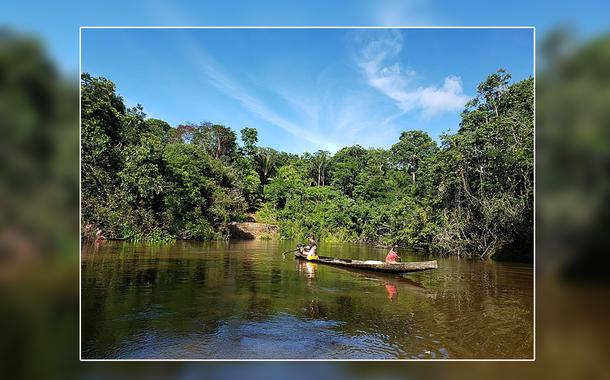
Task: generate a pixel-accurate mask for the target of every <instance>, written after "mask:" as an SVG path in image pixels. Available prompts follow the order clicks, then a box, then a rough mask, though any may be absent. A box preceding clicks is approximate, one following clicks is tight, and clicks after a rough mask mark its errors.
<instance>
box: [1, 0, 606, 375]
mask: <svg viewBox="0 0 610 380" xmlns="http://www.w3.org/2000/svg"><path fill="white" fill-rule="evenodd" d="M405 4H407V5H405ZM408 4H414V5H408ZM240 5H243V7H240ZM460 5H461V7H465V9H462V10H455V12H454V13H451V12H453V11H454V8H453V7H454V6H448V7H447V8H443V7H442V6H438V5H437V7H436V8H435V9H432V10H431V9H430V7H429V6H423V5H421V3H419V2H408V3H406V2H396V1H381V2H379V3H375V4H374V3H372V2H362V1H354V2H351V3H349V5H347V4H344V6H343V7H344V8H345V9H343V8H341V6H338V7H337V5H334V6H332V7H331V6H326V5H325V4H324V3H322V2H318V1H314V2H313V3H308V4H307V5H304V4H298V3H294V4H293V6H292V7H290V6H287V5H285V4H283V3H281V2H276V1H270V2H268V4H260V7H262V9H260V8H256V11H253V10H252V9H253V8H252V5H249V4H248V3H247V2H243V3H241V4H240V3H239V2H237V1H231V2H230V4H226V5H225V6H224V7H223V6H220V7H216V6H211V5H210V6H208V8H205V5H199V6H198V7H199V8H197V11H196V12H193V13H190V8H189V5H188V4H185V3H184V2H182V3H181V4H179V5H177V6H174V7H171V8H167V7H166V4H165V3H163V2H159V1H154V2H151V3H150V4H148V3H139V4H136V5H134V4H121V3H118V2H111V3H105V5H104V4H95V5H89V6H84V5H79V6H77V5H76V4H69V3H66V4H65V5H62V6H59V5H55V4H52V5H49V4H47V5H43V4H36V3H33V4H30V3H28V2H27V1H25V2H24V1H22V2H19V3H11V2H10V1H9V3H4V5H0V7H1V8H0V26H1V28H0V131H1V133H2V136H1V137H0V155H1V160H0V173H1V178H2V181H1V182H0V210H1V211H0V260H1V261H0V294H1V297H2V298H1V302H0V318H1V319H2V320H1V323H2V326H3V328H2V339H1V341H0V347H1V348H0V349H1V352H0V353H1V355H2V359H1V360H0V376H1V377H2V378H5V379H17V378H24V379H27V378H62V379H64V378H116V379H122V378H130V379H133V378H175V377H177V378H198V377H207V378H212V379H215V378H225V377H226V378H237V377H243V376H247V377H253V378H265V379H269V378H273V379H275V378H285V377H287V376H290V377H293V378H300V377H301V378H305V377H306V378H311V377H330V378H385V379H394V378H396V379H402V378H425V377H446V378H457V379H460V378H464V379H466V378H468V379H476V378H487V377H495V378H499V379H503V378H515V377H536V378H557V379H572V378H590V379H598V378H599V379H605V378H608V376H609V375H608V374H610V366H609V365H608V364H607V361H606V359H607V358H608V357H609V356H610V329H609V328H608V326H607V324H606V321H607V320H608V317H609V316H610V297H608V290H609V289H608V279H609V278H610V277H609V276H608V274H607V272H606V267H607V261H608V260H607V253H608V252H610V250H609V249H608V248H609V244H608V241H607V239H608V238H607V232H608V231H610V228H609V227H610V220H609V211H610V207H609V206H610V204H609V201H610V199H609V198H610V186H609V176H608V173H609V168H610V69H609V68H610V34H608V33H607V30H608V25H606V24H605V23H606V21H605V20H604V18H605V17H603V16H600V15H603V14H607V11H608V6H607V5H605V4H602V3H601V2H599V3H596V2H591V3H589V2H579V3H578V4H576V5H565V6H560V5H558V4H555V3H548V4H546V5H543V4H540V5H530V4H527V3H525V2H517V3H516V4H511V5H510V6H509V5H502V7H506V9H503V12H502V13H501V16H498V15H497V14H496V13H492V12H491V10H489V9H487V8H484V6H485V3H482V2H477V1H473V2H471V3H468V4H462V3H460ZM517 6H521V8H520V9H515V7H517ZM4 7H6V9H3V8H4ZM299 7H302V9H299ZM329 8H333V9H329ZM492 8H494V10H496V9H498V8H501V6H499V5H497V6H495V7H492ZM265 9H268V11H267V12H265ZM422 9H423V10H422ZM168 10H169V11H168ZM466 11H468V12H466ZM96 12H97V13H96ZM350 12H351V13H350ZM418 12H419V13H418ZM431 14H433V16H435V17H431ZM498 14H500V13H498ZM151 15H152V16H151ZM185 15H188V16H185ZM333 15H334V16H333ZM418 15H421V17H419V16H418ZM185 17H186V18H188V20H187V21H188V22H182V21H183V20H184V19H185ZM189 17H190V18H189ZM350 17H351V18H350ZM451 17H453V18H451ZM600 17H601V18H600ZM274 20H275V21H274ZM566 21H567V24H566V23H565V22H566ZM91 24H100V25H113V24H117V25H119V24H130V25H134V24H140V25H142V24H159V25H163V24H165V25H168V24H174V25H175V24H185V25H188V24H199V25H206V24H225V25H235V24H244V25H248V24H250V25H252V24H267V25H271V24H276V25H282V24H283V25H285V24H295V25H320V24H322V25H324V24H326V25H383V24H393V25H416V24H429V25H534V26H537V27H538V29H537V76H536V99H537V103H536V109H537V127H536V136H537V141H536V179H537V182H536V190H537V191H536V203H537V214H536V220H537V224H536V243H537V252H536V255H537V260H536V264H537V281H536V287H537V292H536V294H537V298H536V306H537V309H536V311H537V320H536V327H537V331H536V359H537V360H536V362H534V363H532V362H519V363H515V362H511V363H497V362H494V363H492V362H475V363H472V362H469V363H439V362H434V363H414V362H410V363H400V362H397V363H388V362H385V363H371V362H366V363H85V362H79V361H78V353H79V341H78V340H79V318H78V306H79V303H78V297H79V291H78V268H79V258H78V252H79V232H78V225H79V221H78V204H79V194H78V182H79V178H78V176H79V149H78V140H79V134H78V87H77V86H78V72H77V71H78V70H77V68H78V61H77V59H78V25H91Z"/></svg>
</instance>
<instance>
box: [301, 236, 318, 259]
mask: <svg viewBox="0 0 610 380" xmlns="http://www.w3.org/2000/svg"><path fill="white" fill-rule="evenodd" d="M304 251H305V254H306V255H307V260H313V259H317V258H318V255H317V251H318V245H317V244H316V241H315V239H314V238H313V236H310V237H309V244H308V245H307V246H306V247H305V249H304Z"/></svg>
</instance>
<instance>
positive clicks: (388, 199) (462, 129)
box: [81, 70, 534, 257]
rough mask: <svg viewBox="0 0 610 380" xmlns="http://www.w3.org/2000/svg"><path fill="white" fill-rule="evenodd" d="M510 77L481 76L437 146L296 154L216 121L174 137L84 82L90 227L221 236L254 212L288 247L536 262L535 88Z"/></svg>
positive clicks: (86, 219) (145, 235)
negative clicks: (343, 245)
mask: <svg viewBox="0 0 610 380" xmlns="http://www.w3.org/2000/svg"><path fill="white" fill-rule="evenodd" d="M510 79H511V76H510V74H509V73H508V72H506V71H505V70H498V72H496V73H493V74H491V75H490V76H489V77H487V78H486V79H485V80H484V81H483V82H482V83H481V84H480V85H479V86H478V88H477V95H476V97H474V98H473V99H472V100H471V101H470V102H468V104H467V105H466V107H465V109H464V111H463V113H462V120H461V123H460V125H459V129H458V130H457V132H456V133H453V134H444V135H442V136H441V138H440V141H438V142H437V141H435V140H433V139H432V138H431V137H430V136H429V135H428V134H427V133H426V132H424V131H420V130H406V131H403V132H402V133H401V134H400V137H399V139H398V141H397V142H396V143H395V144H394V145H392V146H391V147H390V148H389V149H379V148H364V147H362V146H359V145H356V146H348V147H345V148H343V149H340V150H339V151H337V152H336V153H335V154H331V153H330V152H328V151H322V150H320V151H317V152H315V153H313V154H311V153H303V154H301V155H295V154H290V153H285V152H279V151H277V150H275V149H273V148H270V147H264V146H258V145H257V144H258V132H257V130H256V129H255V128H248V127H246V128H243V129H242V130H241V131H240V138H241V146H239V145H238V142H237V135H236V133H235V132H234V131H233V130H232V129H231V128H230V127H227V126H223V125H219V124H214V123H212V122H207V121H205V122H200V123H185V124H182V125H179V126H177V127H176V128H172V127H171V126H170V125H169V124H167V123H166V122H164V121H162V120H158V119H149V118H146V114H145V113H144V110H143V108H142V107H141V106H137V107H134V108H127V107H126V106H125V105H124V102H123V99H122V98H121V97H120V95H118V94H117V93H116V91H115V86H114V84H113V83H112V82H111V81H109V80H107V79H105V78H93V77H91V76H90V75H88V74H83V76H82V78H81V88H82V146H81V149H82V218H83V223H91V224H93V225H95V226H96V227H98V228H102V229H103V230H104V231H105V232H106V233H107V235H109V236H110V237H117V238H127V239H143V240H171V239H203V240H205V239H222V238H227V237H228V224H229V223H230V222H233V221H240V220H244V219H245V217H246V211H249V212H254V213H256V214H257V218H258V219H259V220H262V221H268V222H273V223H277V224H278V226H279V231H280V235H281V237H282V238H303V237H305V236H306V235H308V234H312V233H313V234H315V235H316V236H317V237H318V239H321V240H334V241H353V242H368V243H384V244H390V243H398V244H403V245H406V246H411V247H418V248H422V249H425V250H428V251H431V252H436V253H440V254H456V255H468V256H481V257H485V256H492V255H494V254H498V255H506V252H509V253H510V252H518V254H519V255H521V256H526V257H531V255H532V242H533V142H534V140H533V80H532V79H531V78H529V79H526V80H523V81H520V82H517V83H511V82H510ZM509 256H510V254H509Z"/></svg>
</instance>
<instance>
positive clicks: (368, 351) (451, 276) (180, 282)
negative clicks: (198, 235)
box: [81, 240, 534, 359]
mask: <svg viewBox="0 0 610 380" xmlns="http://www.w3.org/2000/svg"><path fill="white" fill-rule="evenodd" d="M294 246H295V242H285V241H281V242H278V241H256V240H254V241H239V242H211V243H194V242H178V243H176V244H172V245H162V246H152V245H146V244H133V243H125V242H113V241H106V242H102V243H101V244H99V245H96V244H91V245H84V246H83V247H82V255H81V260H82V261H81V269H82V271H81V297H82V298H81V323H82V330H81V340H82V347H81V348H82V357H83V359H493V358H505V359H529V358H532V356H533V317H534V313H533V266H532V265H531V264H521V263H496V262H493V261H478V260H476V261H475V260H465V259H456V258H441V259H438V264H439V268H438V269H436V270H430V271H425V272H418V273H412V274H407V275H404V276H399V275H389V274H377V273H375V272H363V271H354V270H347V269H342V268H338V267H333V266H328V265H322V264H314V263H310V262H304V261H301V260H295V259H294V256H293V255H291V254H288V255H285V257H283V255H282V252H283V251H286V250H289V249H292V248H293V247H294ZM319 253H320V254H321V255H325V256H336V257H343V258H357V259H370V260H383V258H384V257H385V254H386V250H384V249H379V248H374V247H370V246H363V245H353V244H320V245H319ZM401 256H402V258H403V261H406V260H412V261H416V260H428V259H429V258H428V257H422V256H416V255H408V254H407V253H405V252H401Z"/></svg>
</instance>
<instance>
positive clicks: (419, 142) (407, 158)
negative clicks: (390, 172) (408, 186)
mask: <svg viewBox="0 0 610 380" xmlns="http://www.w3.org/2000/svg"><path fill="white" fill-rule="evenodd" d="M437 150H438V147H437V145H436V143H435V142H434V141H433V140H432V138H431V137H430V136H429V135H428V134H427V133H426V132H423V131H405V132H402V133H401V134H400V139H399V140H398V142H397V143H396V144H394V145H393V146H392V148H391V152H392V155H393V161H394V162H395V163H396V164H397V166H398V168H399V169H405V170H406V171H407V172H408V173H409V174H410V175H411V179H412V181H413V182H414V183H415V180H416V173H417V171H418V170H419V167H420V163H421V162H422V161H424V160H426V159H429V158H430V157H432V156H433V155H434V154H435V153H436V151H437Z"/></svg>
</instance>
